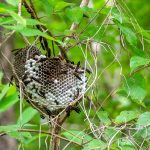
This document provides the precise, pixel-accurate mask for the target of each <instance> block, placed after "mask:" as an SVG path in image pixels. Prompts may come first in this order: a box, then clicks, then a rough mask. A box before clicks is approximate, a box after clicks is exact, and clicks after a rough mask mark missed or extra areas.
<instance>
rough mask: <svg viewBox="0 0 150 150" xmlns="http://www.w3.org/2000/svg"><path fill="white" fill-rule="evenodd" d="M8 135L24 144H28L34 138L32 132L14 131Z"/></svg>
mask: <svg viewBox="0 0 150 150" xmlns="http://www.w3.org/2000/svg"><path fill="white" fill-rule="evenodd" d="M8 135H9V136H11V137H12V138H15V139H17V140H19V141H21V142H22V143H24V144H25V143H26V142H27V141H28V140H29V139H31V138H32V136H31V134H30V132H18V131H13V132H8Z"/></svg>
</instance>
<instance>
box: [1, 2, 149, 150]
mask: <svg viewBox="0 0 150 150" xmlns="http://www.w3.org/2000/svg"><path fill="white" fill-rule="evenodd" d="M0 2H1V3H0V16H1V18H0V25H1V27H0V31H1V32H0V63H1V70H0V113H1V114H0V125H1V126H0V135H1V137H0V150H4V149H7V150H13V149H14V150H15V149H17V147H19V148H20V149H25V150H33V149H40V150H46V149H48V148H47V145H46V143H47V142H48V141H49V138H50V137H49V136H48V135H47V134H44V133H39V134H38V133H32V132H30V131H28V132H19V131H18V130H19V129H20V128H19V127H20V124H19V117H20V113H22V116H23V120H24V121H23V123H24V126H23V128H26V129H34V130H37V131H38V130H44V131H48V126H47V124H46V123H45V124H43V123H44V122H46V120H43V119H41V118H40V115H39V113H38V112H36V110H34V109H33V108H31V107H30V106H29V104H27V103H26V102H25V101H23V110H20V101H19V98H18V92H17V90H16V87H15V85H10V86H9V83H8V82H9V80H10V78H11V75H12V71H11V64H12V62H13V56H12V54H11V50H13V49H18V48H22V47H25V46H26V45H27V43H26V40H25V38H26V39H27V40H28V41H29V42H30V43H31V44H32V43H34V42H35V39H36V37H37V36H44V37H46V38H47V40H48V44H49V47H50V48H51V49H52V47H53V44H52V41H51V37H50V36H49V35H48V34H46V32H45V33H42V32H39V31H38V30H37V29H36V27H35V25H37V24H42V25H44V26H46V28H47V29H48V30H49V31H50V32H51V33H52V34H53V37H54V38H55V39H56V40H57V41H58V42H59V44H60V45H61V46H66V47H67V49H69V50H68V56H69V59H70V60H71V61H74V62H75V63H77V62H78V61H81V64H82V66H84V65H85V64H86V66H87V68H88V69H89V70H91V71H92V73H91V75H89V80H88V86H87V88H89V87H90V88H89V90H88V91H87V93H86V94H85V95H86V96H88V98H87V97H86V98H84V100H82V101H81V102H80V104H79V107H80V109H81V112H80V113H79V114H78V113H76V112H72V113H71V115H70V117H69V118H68V119H67V120H66V122H65V123H64V125H63V128H62V133H61V136H62V137H64V138H66V139H68V141H70V142H68V141H65V140H61V149H68V150H69V149H72V150H80V149H84V150H89V149H112V150H118V149H121V150H138V149H141V150H142V149H143V150H146V149H147V150H148V149H150V145H149V139H150V132H149V130H150V128H149V125H150V112H149V109H150V93H149V91H150V86H149V85H150V76H149V63H150V56H149V55H150V52H149V49H150V33H149V32H150V17H149V14H150V2H148V0H142V1H140V0H124V1H122V0H109V1H105V0H90V2H89V5H88V6H85V7H83V8H80V7H79V6H80V3H81V1H80V0H72V1H69V0H68V1H67V0H44V1H39V0H34V1H33V5H34V7H35V10H36V13H37V16H38V18H39V20H35V19H34V20H33V19H31V16H30V14H29V13H28V12H27V11H26V9H25V7H24V6H22V10H21V12H22V13H21V16H19V15H17V13H18V2H19V0H18V1H17V0H6V1H0ZM27 2H28V3H29V2H31V1H27ZM73 22H74V23H76V24H79V26H78V28H77V29H75V30H70V27H71V25H72V23H73ZM72 35H74V38H69V39H67V40H66V39H64V37H68V36H72ZM77 43H78V44H77ZM36 45H37V46H38V47H39V48H40V50H41V51H42V53H45V51H44V50H42V48H41V46H40V43H39V41H38V40H37V41H36ZM54 50H55V53H56V55H57V54H59V48H58V47H57V45H56V44H54ZM6 143H7V144H6ZM48 144H49V143H48Z"/></svg>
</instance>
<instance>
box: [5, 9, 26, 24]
mask: <svg viewBox="0 0 150 150" xmlns="http://www.w3.org/2000/svg"><path fill="white" fill-rule="evenodd" d="M7 12H8V13H9V14H10V15H11V16H12V17H13V18H14V19H15V20H16V21H17V23H18V24H20V25H22V26H26V20H25V19H24V18H23V17H21V16H19V15H18V14H17V13H15V12H13V11H7Z"/></svg>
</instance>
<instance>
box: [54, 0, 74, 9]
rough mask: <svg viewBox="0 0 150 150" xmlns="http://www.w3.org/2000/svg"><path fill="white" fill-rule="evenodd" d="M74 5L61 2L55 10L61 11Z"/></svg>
mask: <svg viewBox="0 0 150 150" xmlns="http://www.w3.org/2000/svg"><path fill="white" fill-rule="evenodd" d="M71 5H72V4H71V3H67V2H64V1H59V2H58V3H57V4H56V5H55V10H56V11H60V10H62V9H64V8H66V7H68V6H71Z"/></svg>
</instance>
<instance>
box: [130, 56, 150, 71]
mask: <svg viewBox="0 0 150 150" xmlns="http://www.w3.org/2000/svg"><path fill="white" fill-rule="evenodd" d="M149 63H150V59H148V58H144V57H140V56H133V57H132V58H131V60H130V68H131V72H132V71H134V70H135V69H137V68H138V67H140V66H143V65H147V64H149Z"/></svg>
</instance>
